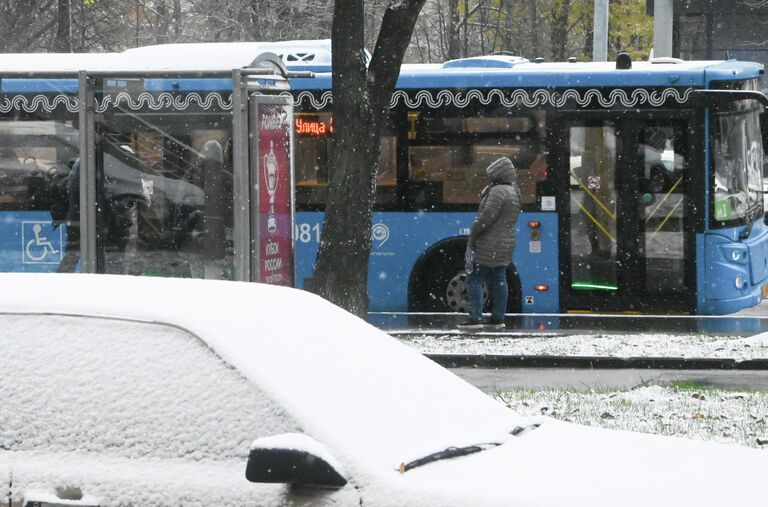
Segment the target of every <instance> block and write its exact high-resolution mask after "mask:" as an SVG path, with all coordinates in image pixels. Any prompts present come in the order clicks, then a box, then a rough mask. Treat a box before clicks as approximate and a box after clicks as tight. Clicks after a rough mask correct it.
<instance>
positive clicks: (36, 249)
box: [21, 221, 64, 264]
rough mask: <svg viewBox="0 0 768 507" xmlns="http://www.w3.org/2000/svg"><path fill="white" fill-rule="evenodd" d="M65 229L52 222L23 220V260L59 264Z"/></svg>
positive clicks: (26, 262)
mask: <svg viewBox="0 0 768 507" xmlns="http://www.w3.org/2000/svg"><path fill="white" fill-rule="evenodd" d="M63 243H64V242H63V231H62V228H61V227H59V229H58V230H54V229H53V227H52V226H51V223H50V222H31V221H24V222H21V260H22V262H23V263H25V264H58V263H59V262H61V259H62V257H63V252H62V251H61V250H62V248H61V246H62V244H63Z"/></svg>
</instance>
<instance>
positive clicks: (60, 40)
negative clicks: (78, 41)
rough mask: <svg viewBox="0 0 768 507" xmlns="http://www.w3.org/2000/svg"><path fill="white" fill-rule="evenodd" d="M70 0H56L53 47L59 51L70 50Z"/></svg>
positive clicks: (67, 51) (68, 51)
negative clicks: (54, 40) (54, 41)
mask: <svg viewBox="0 0 768 507" xmlns="http://www.w3.org/2000/svg"><path fill="white" fill-rule="evenodd" d="M69 2H70V0H58V1H57V2H56V5H57V6H58V9H57V12H56V43H55V45H54V47H55V48H56V51H57V52H59V53H71V52H72V15H71V10H70V4H69Z"/></svg>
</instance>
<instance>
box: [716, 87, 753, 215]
mask: <svg viewBox="0 0 768 507" xmlns="http://www.w3.org/2000/svg"><path fill="white" fill-rule="evenodd" d="M747 102H748V103H750V104H751V102H752V101H747ZM758 113H759V111H758V109H757V108H755V107H754V106H752V107H750V108H749V109H746V110H745V109H744V106H743V105H742V104H741V103H739V104H736V107H735V109H734V108H729V111H728V112H727V113H716V114H715V117H714V122H713V129H714V150H713V157H714V166H715V173H714V196H715V198H714V203H715V207H714V218H715V220H717V221H719V222H729V221H732V220H740V219H743V218H744V217H746V216H747V214H748V212H750V211H751V210H753V209H754V208H755V207H756V206H760V205H761V203H762V166H763V145H762V138H761V136H760V119H759V115H758ZM756 215H757V214H756Z"/></svg>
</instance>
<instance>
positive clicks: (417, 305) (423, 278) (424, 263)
mask: <svg viewBox="0 0 768 507" xmlns="http://www.w3.org/2000/svg"><path fill="white" fill-rule="evenodd" d="M466 245H467V240H466V239H463V238H454V239H449V240H445V241H442V242H440V243H438V244H436V245H434V246H433V247H432V248H430V249H429V250H428V251H427V252H425V253H424V254H423V255H422V256H421V258H420V259H419V260H418V261H417V262H416V265H415V266H414V269H413V271H412V272H411V279H410V283H409V287H408V309H409V311H412V312H462V313H464V312H467V311H468V310H469V308H468V304H467V302H466V273H465V271H464V251H465V250H466ZM507 283H508V285H509V298H508V301H507V312H508V313H520V311H521V309H522V304H521V290H520V279H519V277H518V275H517V270H516V269H515V268H514V266H512V265H510V267H509V268H508V269H507ZM484 295H485V294H484ZM489 308H490V302H489V301H487V300H486V305H485V310H486V311H487V310H489Z"/></svg>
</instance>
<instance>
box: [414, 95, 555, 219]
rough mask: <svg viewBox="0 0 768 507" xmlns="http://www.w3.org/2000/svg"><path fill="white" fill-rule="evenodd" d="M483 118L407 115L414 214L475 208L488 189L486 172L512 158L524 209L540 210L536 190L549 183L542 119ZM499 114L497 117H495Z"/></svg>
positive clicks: (539, 115)
mask: <svg viewBox="0 0 768 507" xmlns="http://www.w3.org/2000/svg"><path fill="white" fill-rule="evenodd" d="M488 114H489V116H484V117H469V118H463V117H430V116H429V115H427V113H423V114H422V113H411V114H410V115H409V120H410V124H411V125H412V127H411V132H410V133H409V138H410V139H411V145H410V147H409V157H408V194H409V196H410V199H409V203H410V206H411V207H413V208H414V209H439V208H440V207H443V206H445V207H446V208H447V209H451V208H471V207H474V206H476V204H477V203H478V201H479V195H480V191H481V190H482V189H483V187H485V185H487V183H488V180H487V176H486V175H485V169H486V168H487V167H488V165H490V164H491V162H493V161H494V160H496V159H497V158H499V157H502V156H504V157H508V158H510V159H511V160H512V162H513V163H514V164H515V167H516V168H517V170H518V185H519V187H520V192H521V197H522V202H523V208H524V209H531V208H535V206H536V202H537V200H536V198H537V195H536V192H537V184H538V182H540V181H543V180H544V179H546V177H547V152H546V148H545V144H544V142H543V139H544V136H543V132H544V121H543V118H544V115H543V113H542V112H539V111H534V112H530V113H528V114H527V115H526V116H508V113H507V112H505V111H501V110H497V111H491V112H489V113H488ZM493 114H497V115H499V116H492V115H493Z"/></svg>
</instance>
